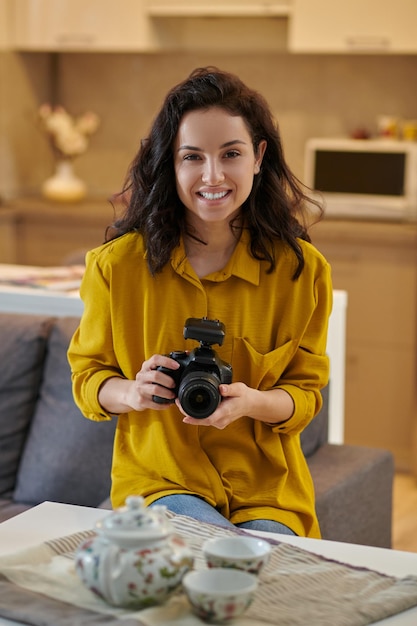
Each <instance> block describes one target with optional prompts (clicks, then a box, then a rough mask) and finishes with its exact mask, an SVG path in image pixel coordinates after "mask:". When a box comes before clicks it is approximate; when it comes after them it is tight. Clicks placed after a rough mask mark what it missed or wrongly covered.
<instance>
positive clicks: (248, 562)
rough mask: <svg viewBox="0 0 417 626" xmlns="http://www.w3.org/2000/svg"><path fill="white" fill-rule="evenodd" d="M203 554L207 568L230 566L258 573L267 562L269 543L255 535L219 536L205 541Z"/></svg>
mask: <svg viewBox="0 0 417 626" xmlns="http://www.w3.org/2000/svg"><path fill="white" fill-rule="evenodd" d="M203 554H204V558H205V559H206V563H207V565H208V567H209V568H213V567H222V568H232V569H240V570H244V571H246V572H249V573H250V574H259V572H260V571H261V569H262V568H263V567H264V566H265V565H266V564H267V563H268V560H269V557H270V554H271V545H270V544H269V543H268V542H267V541H264V540H263V539H259V538H257V537H249V536H248V537H243V536H241V537H220V538H218V539H209V540H208V541H206V542H205V543H204V545H203Z"/></svg>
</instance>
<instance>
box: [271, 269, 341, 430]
mask: <svg viewBox="0 0 417 626" xmlns="http://www.w3.org/2000/svg"><path fill="white" fill-rule="evenodd" d="M314 302H315V306H314V307H313V309H312V312H311V316H310V318H309V322H308V324H307V326H306V328H305V330H304V332H303V334H302V336H301V338H300V341H299V344H298V347H297V350H296V352H295V354H294V356H293V357H292V359H291V360H290V361H289V363H288V365H287V367H286V368H285V370H284V372H283V374H282V376H281V377H280V379H279V381H278V382H277V384H276V385H274V386H275V387H277V388H279V389H284V390H285V391H287V393H289V394H290V395H291V397H292V398H293V401H294V406H295V409H294V413H293V415H292V416H291V417H290V418H289V419H288V420H286V421H285V422H282V423H281V424H277V425H275V426H273V430H274V431H276V432H280V433H290V432H294V431H301V430H303V429H304V428H305V427H306V426H307V425H308V423H309V422H310V421H311V420H312V419H313V417H314V416H315V415H316V414H317V413H318V412H319V410H320V408H321V406H322V403H323V400H322V396H321V393H320V390H321V389H322V388H323V387H325V386H326V385H327V384H328V381H329V370H330V367H329V358H328V356H327V354H326V345H327V332H328V322H329V317H330V313H331V310H332V305H333V289H332V281H331V272H330V266H329V264H328V263H325V264H324V265H323V267H322V269H321V272H320V273H319V274H318V275H317V277H316V279H315V281H314Z"/></svg>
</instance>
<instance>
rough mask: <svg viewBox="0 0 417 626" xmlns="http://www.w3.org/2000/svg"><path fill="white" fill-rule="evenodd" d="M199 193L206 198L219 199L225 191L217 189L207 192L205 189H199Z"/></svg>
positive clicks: (224, 194) (225, 193)
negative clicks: (217, 190) (215, 191)
mask: <svg viewBox="0 0 417 626" xmlns="http://www.w3.org/2000/svg"><path fill="white" fill-rule="evenodd" d="M200 195H202V196H203V198H205V199H206V200H220V198H224V197H225V196H226V195H227V191H219V192H218V193H208V192H207V191H200Z"/></svg>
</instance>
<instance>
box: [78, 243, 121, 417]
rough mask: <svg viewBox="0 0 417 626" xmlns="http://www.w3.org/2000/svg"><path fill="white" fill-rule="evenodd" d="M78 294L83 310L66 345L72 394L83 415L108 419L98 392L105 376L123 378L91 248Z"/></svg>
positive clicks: (106, 300) (106, 286) (106, 293)
mask: <svg viewBox="0 0 417 626" xmlns="http://www.w3.org/2000/svg"><path fill="white" fill-rule="evenodd" d="M80 295H81V298H82V300H83V302H84V313H83V315H82V318H81V321H80V325H79V327H78V329H77V330H76V331H75V333H74V336H73V338H72V340H71V342H70V346H69V349H68V360H69V363H70V366H71V375H72V389H73V396H74V400H75V403H76V404H77V406H78V407H79V409H80V411H81V412H82V413H83V415H84V416H85V417H87V418H89V419H92V420H96V421H100V420H110V419H111V418H112V415H111V414H110V413H107V412H106V411H105V410H104V409H103V407H102V406H101V405H100V403H99V401H98V392H99V389H100V387H101V385H102V384H103V382H104V381H105V380H107V379H108V378H112V377H114V376H119V377H121V378H123V374H122V372H121V370H120V367H119V365H118V363H117V360H116V358H115V354H114V349H113V340H112V325H111V306H110V290H109V284H108V281H107V280H106V278H105V277H104V276H103V272H102V270H101V268H100V267H99V264H98V261H97V256H96V254H95V252H94V251H90V252H89V253H88V254H87V257H86V271H85V274H84V277H83V280H82V284H81V289H80Z"/></svg>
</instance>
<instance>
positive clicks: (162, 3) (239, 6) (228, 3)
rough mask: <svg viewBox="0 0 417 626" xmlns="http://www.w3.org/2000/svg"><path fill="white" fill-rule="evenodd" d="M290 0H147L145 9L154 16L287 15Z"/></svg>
mask: <svg viewBox="0 0 417 626" xmlns="http://www.w3.org/2000/svg"><path fill="white" fill-rule="evenodd" d="M291 2H292V0H211V1H208V0H203V1H201V0H200V1H198V2H196V0H178V1H177V2H173V1H172V0H147V2H146V10H147V13H148V14H149V15H152V16H156V17H158V16H159V17H181V16H182V17H184V16H188V17H201V16H211V17H216V16H252V17H256V16H265V15H279V16H284V15H288V13H289V11H290V5H291Z"/></svg>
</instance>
